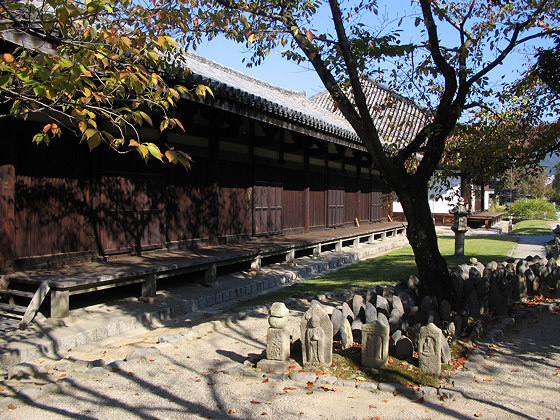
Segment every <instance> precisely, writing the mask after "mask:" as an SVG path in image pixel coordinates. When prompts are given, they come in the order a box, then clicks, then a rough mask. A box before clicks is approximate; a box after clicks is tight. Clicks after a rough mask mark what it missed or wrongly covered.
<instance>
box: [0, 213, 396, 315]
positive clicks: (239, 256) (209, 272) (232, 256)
mask: <svg viewBox="0 0 560 420" xmlns="http://www.w3.org/2000/svg"><path fill="white" fill-rule="evenodd" d="M405 230H406V226H405V225H404V224H403V223H400V222H382V223H372V224H367V225H363V226H361V227H345V228H338V229H328V230H321V231H314V232H309V233H306V234H299V235H287V236H278V237H270V238H262V239H253V240H250V241H248V242H243V243H239V244H229V245H222V246H216V247H209V248H202V249H197V250H180V251H165V250H160V251H152V252H147V253H145V254H143V255H142V256H127V257H119V258H115V259H109V260H108V261H104V262H89V263H81V264H76V265H72V266H69V267H65V268H57V269H43V270H35V271H20V272H14V273H11V274H7V275H4V276H3V278H2V283H3V284H4V288H8V287H10V288H12V286H13V285H14V284H24V285H27V286H30V287H35V288H39V286H40V285H41V284H43V285H45V282H46V284H47V285H48V286H49V288H50V302H51V317H53V318H63V317H65V316H66V315H67V314H68V312H69V297H70V296H71V295H75V294H80V293H87V292H91V291H96V290H102V289H107V288H112V287H117V286H122V285H126V284H133V283H141V284H142V296H141V299H143V300H147V301H149V300H150V299H153V298H154V297H155V294H156V288H157V280H158V279H163V278H167V277H173V276H177V275H181V274H186V273H192V272H196V271H203V272H204V276H205V282H206V283H207V284H209V285H211V284H212V283H213V282H214V281H215V278H216V272H217V269H218V268H219V267H224V266H227V265H232V264H238V263H242V262H250V264H251V269H252V270H255V271H258V270H259V269H260V267H261V264H263V260H264V259H266V258H268V257H278V256H281V257H282V256H284V258H285V261H286V262H293V260H294V259H295V258H296V256H297V255H299V254H302V255H305V254H306V253H307V254H312V255H313V256H320V255H321V252H322V251H323V250H324V249H325V248H329V249H334V250H342V248H343V247H344V246H349V245H352V246H355V247H358V246H360V244H362V243H373V242H375V241H380V240H384V239H386V238H388V237H396V236H399V235H405Z"/></svg>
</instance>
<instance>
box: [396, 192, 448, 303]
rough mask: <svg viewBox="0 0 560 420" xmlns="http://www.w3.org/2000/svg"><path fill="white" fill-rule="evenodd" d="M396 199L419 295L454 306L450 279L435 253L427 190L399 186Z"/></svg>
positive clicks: (434, 239) (441, 261)
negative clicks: (399, 207) (410, 250)
mask: <svg viewBox="0 0 560 420" xmlns="http://www.w3.org/2000/svg"><path fill="white" fill-rule="evenodd" d="M397 195H398V197H399V200H400V202H401V205H402V207H403V211H404V214H405V216H406V220H407V222H408V227H407V237H408V241H409V242H410V245H411V246H412V250H413V252H414V258H415V260H416V266H417V268H418V275H419V278H420V295H421V296H436V297H437V299H438V302H441V300H442V299H447V300H449V301H450V302H451V303H452V304H454V303H455V302H454V296H453V294H452V293H453V285H452V281H451V275H450V273H449V270H448V268H447V263H446V261H445V259H444V258H443V257H442V256H441V254H440V252H439V248H438V244H437V235H436V229H435V226H434V221H433V218H432V212H431V211H430V206H429V203H428V188H427V186H425V185H424V186H422V185H417V184H416V185H415V184H409V186H405V187H402V186H401V187H400V188H398V191H397Z"/></svg>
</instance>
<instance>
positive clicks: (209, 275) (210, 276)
mask: <svg viewBox="0 0 560 420" xmlns="http://www.w3.org/2000/svg"><path fill="white" fill-rule="evenodd" d="M217 272H218V266H217V265H216V263H212V264H210V267H208V268H207V269H206V271H205V272H204V285H205V286H213V285H214V284H215V283H216V273H217Z"/></svg>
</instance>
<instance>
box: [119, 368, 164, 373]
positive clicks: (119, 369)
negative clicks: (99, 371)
mask: <svg viewBox="0 0 560 420" xmlns="http://www.w3.org/2000/svg"><path fill="white" fill-rule="evenodd" d="M171 370H175V369H171ZM120 371H121V370H120V369H119V368H113V369H111V372H120Z"/></svg>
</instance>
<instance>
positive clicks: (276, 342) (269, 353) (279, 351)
mask: <svg viewBox="0 0 560 420" xmlns="http://www.w3.org/2000/svg"><path fill="white" fill-rule="evenodd" d="M288 314H289V310H288V308H286V305H284V303H283V302H274V303H273V304H272V306H271V307H270V311H269V315H270V316H269V317H268V325H269V328H268V332H267V334H266V359H263V360H261V361H259V363H258V364H257V365H258V367H260V368H262V369H266V370H269V369H270V370H284V369H286V367H287V365H288V364H289V363H288V359H289V357H290V331H289V329H288V328H287V327H288Z"/></svg>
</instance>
